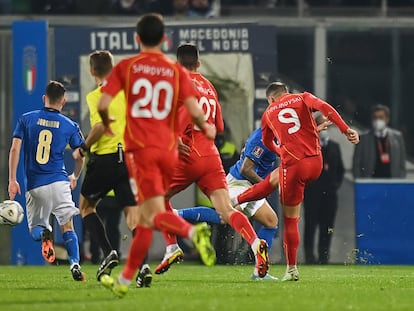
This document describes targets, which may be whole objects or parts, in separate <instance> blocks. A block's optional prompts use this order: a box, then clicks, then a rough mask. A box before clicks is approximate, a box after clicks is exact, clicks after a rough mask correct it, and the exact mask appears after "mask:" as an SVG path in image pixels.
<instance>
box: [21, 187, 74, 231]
mask: <svg viewBox="0 0 414 311" xmlns="http://www.w3.org/2000/svg"><path fill="white" fill-rule="evenodd" d="M26 213H27V222H28V225H29V230H32V229H33V228H34V227H36V226H43V227H45V228H47V229H49V230H50V231H52V226H51V225H50V220H49V218H50V215H51V214H53V215H54V216H55V217H56V219H57V221H58V223H59V225H60V226H62V225H64V224H66V223H68V222H69V221H70V220H71V218H72V217H73V216H74V215H77V214H79V209H78V208H77V207H76V206H75V203H74V202H73V200H72V192H71V190H70V184H69V182H68V181H58V182H54V183H51V184H49V185H45V186H41V187H38V188H34V189H32V190H30V191H28V192H26Z"/></svg>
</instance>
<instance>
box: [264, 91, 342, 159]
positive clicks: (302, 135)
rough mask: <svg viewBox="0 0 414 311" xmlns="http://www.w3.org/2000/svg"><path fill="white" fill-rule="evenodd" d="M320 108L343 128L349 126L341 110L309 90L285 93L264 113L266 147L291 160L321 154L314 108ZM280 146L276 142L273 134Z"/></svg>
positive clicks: (340, 128) (316, 109) (315, 109)
mask: <svg viewBox="0 0 414 311" xmlns="http://www.w3.org/2000/svg"><path fill="white" fill-rule="evenodd" d="M314 111H320V112H322V114H323V115H324V116H326V117H327V118H328V119H329V120H331V121H332V122H333V123H335V124H336V125H337V126H338V128H339V130H340V131H341V132H343V133H344V132H345V131H346V130H347V129H348V126H347V125H346V123H345V122H344V121H343V120H342V118H341V117H340V116H339V114H338V112H336V110H335V109H334V108H332V106H330V105H329V104H328V103H326V102H325V101H323V100H321V99H319V98H317V97H316V96H314V95H312V94H310V93H307V92H305V93H299V94H284V95H282V96H280V97H278V98H277V99H276V100H275V101H274V102H273V103H272V104H271V105H270V106H269V107H268V108H267V109H266V110H265V112H264V113H263V117H262V135H263V143H264V144H265V146H266V147H268V148H269V149H271V150H272V151H274V152H277V153H278V154H279V155H280V157H281V159H282V162H285V163H289V162H292V161H293V162H294V161H295V160H296V161H298V160H301V159H303V158H306V157H312V156H316V155H320V154H321V147H320V141H319V133H318V129H317V125H316V122H315V120H314V118H313V114H312V113H313V112H314ZM275 137H276V139H277V140H278V142H279V146H276V145H275V143H274V138H275Z"/></svg>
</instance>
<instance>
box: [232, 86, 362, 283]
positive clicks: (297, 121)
mask: <svg viewBox="0 0 414 311" xmlns="http://www.w3.org/2000/svg"><path fill="white" fill-rule="evenodd" d="M266 97H267V100H268V102H269V104H270V105H269V107H268V108H267V109H266V110H265V112H264V113H263V117H262V134H263V143H264V145H265V146H266V147H268V148H269V149H270V150H272V151H273V152H276V153H277V154H279V156H280V158H281V164H280V166H279V168H278V169H276V170H274V171H273V172H272V174H270V175H269V176H268V177H267V178H266V179H265V180H263V181H262V182H260V183H258V184H256V185H254V186H252V187H251V188H250V189H248V190H246V191H245V192H244V193H242V194H240V195H239V196H238V197H237V199H236V200H235V201H236V202H233V204H237V203H239V204H241V203H243V202H248V201H250V200H257V199H259V198H262V197H265V196H267V195H269V194H270V193H271V192H272V191H273V190H274V189H275V188H276V187H277V186H278V184H280V201H281V204H282V208H283V214H284V232H283V244H284V249H285V255H286V261H287V271H286V273H285V275H284V276H283V278H282V281H291V280H294V281H297V280H299V272H298V269H297V266H296V261H297V249H298V246H299V228H298V221H299V216H300V204H301V203H302V201H303V195H304V189H305V186H306V185H307V184H308V183H310V182H312V181H314V180H316V179H317V178H318V177H319V175H320V173H321V171H322V154H321V147H320V142H319V135H318V127H317V125H316V123H315V120H314V118H313V115H312V112H314V111H320V112H321V113H322V114H323V115H324V116H326V117H327V118H328V120H329V121H332V122H333V123H334V124H336V126H337V127H338V128H339V130H340V131H341V132H342V133H344V134H345V135H346V137H347V138H348V140H349V141H350V142H351V143H353V144H357V143H358V142H359V135H358V133H357V132H356V131H355V130H353V129H351V128H349V127H348V125H347V124H346V123H345V122H344V121H343V120H342V118H341V117H340V116H339V114H338V113H337V112H336V110H335V109H334V108H333V107H332V106H330V105H329V104H328V103H326V102H324V101H323V100H321V99H319V98H317V97H315V96H314V95H312V94H310V93H307V92H305V93H300V94H289V93H288V89H287V87H286V85H285V84H283V83H281V82H273V83H271V84H270V85H269V86H268V87H267V90H266ZM275 140H277V142H278V144H277V145H276V143H275Z"/></svg>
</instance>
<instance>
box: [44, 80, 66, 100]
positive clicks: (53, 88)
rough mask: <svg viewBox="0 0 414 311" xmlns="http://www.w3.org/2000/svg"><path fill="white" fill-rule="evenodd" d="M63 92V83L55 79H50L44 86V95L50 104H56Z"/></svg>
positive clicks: (63, 94)
mask: <svg viewBox="0 0 414 311" xmlns="http://www.w3.org/2000/svg"><path fill="white" fill-rule="evenodd" d="M65 92H66V89H65V87H64V86H63V84H62V83H60V82H57V81H50V82H49V84H48V85H47V86H46V97H47V98H48V99H49V101H50V103H51V104H57V103H58V102H59V101H60V100H61V99H62V98H63V96H65Z"/></svg>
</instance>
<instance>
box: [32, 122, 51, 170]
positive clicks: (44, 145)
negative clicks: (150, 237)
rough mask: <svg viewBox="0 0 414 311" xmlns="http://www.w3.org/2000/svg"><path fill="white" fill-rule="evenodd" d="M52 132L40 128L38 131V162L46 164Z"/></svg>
mask: <svg viewBox="0 0 414 311" xmlns="http://www.w3.org/2000/svg"><path fill="white" fill-rule="evenodd" d="M52 136H53V134H52V132H51V131H49V130H41V131H40V133H39V144H38V145H37V150H36V161H37V162H38V163H39V164H46V163H47V162H49V157H50V144H51V143H52Z"/></svg>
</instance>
